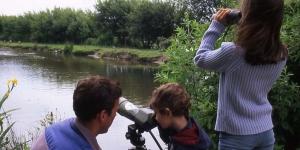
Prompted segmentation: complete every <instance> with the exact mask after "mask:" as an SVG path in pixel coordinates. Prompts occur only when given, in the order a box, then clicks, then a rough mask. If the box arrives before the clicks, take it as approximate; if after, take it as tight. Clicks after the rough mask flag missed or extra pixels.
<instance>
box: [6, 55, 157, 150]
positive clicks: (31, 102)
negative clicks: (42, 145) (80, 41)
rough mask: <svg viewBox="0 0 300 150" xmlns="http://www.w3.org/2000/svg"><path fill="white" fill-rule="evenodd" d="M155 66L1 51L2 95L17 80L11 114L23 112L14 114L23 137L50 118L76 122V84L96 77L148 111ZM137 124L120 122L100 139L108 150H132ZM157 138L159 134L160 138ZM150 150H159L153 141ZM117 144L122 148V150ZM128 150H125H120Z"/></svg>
mask: <svg viewBox="0 0 300 150" xmlns="http://www.w3.org/2000/svg"><path fill="white" fill-rule="evenodd" d="M156 70H157V69H156V68H155V67H153V66H145V65H131V64H119V63H113V62H107V61H105V62H104V61H100V60H94V59H89V58H82V57H73V56H68V57H64V56H61V55H55V54H50V53H43V52H33V51H22V50H11V49H0V94H2V93H4V92H5V90H6V80H8V79H10V78H12V77H15V78H17V79H18V80H19V83H20V84H19V85H18V87H17V88H16V89H15V91H14V92H13V93H12V95H11V97H10V98H9V100H8V101H7V103H6V104H5V108H7V109H10V108H20V109H19V110H17V111H15V112H13V115H12V120H13V121H17V123H16V124H15V130H16V132H17V133H18V134H26V131H28V130H31V129H32V128H33V127H36V126H38V124H39V120H40V119H42V118H43V117H44V115H45V114H46V113H47V112H50V111H54V112H58V113H59V115H60V117H61V118H67V117H71V116H74V113H73V110H72V94H73V90H74V87H75V85H76V82H77V81H78V80H79V79H81V78H84V77H86V76H90V75H102V76H106V77H109V78H112V79H115V80H118V81H120V83H121V86H122V89H123V93H124V96H125V97H127V98H129V99H131V100H132V101H133V102H134V103H135V104H138V105H145V104H146V103H147V100H148V99H149V96H150V95H151V91H152V90H153V89H154V87H155V86H156V84H155V83H153V77H154V74H155V72H156ZM130 123H131V122H130V121H129V120H127V119H125V118H123V117H120V116H118V117H116V120H115V121H114V124H113V125H112V127H111V129H110V131H109V133H108V134H107V135H104V136H99V142H100V144H101V146H102V147H103V149H126V147H128V146H130V143H129V141H126V140H125V137H124V135H125V133H126V130H127V125H128V124H130ZM155 134H157V132H155ZM146 137H147V139H149V140H147V142H150V143H147V144H148V145H150V147H149V148H152V149H156V146H155V144H154V142H153V141H152V139H151V138H150V136H146ZM115 142H120V143H118V144H117V145H116V144H115ZM120 147H122V148H120Z"/></svg>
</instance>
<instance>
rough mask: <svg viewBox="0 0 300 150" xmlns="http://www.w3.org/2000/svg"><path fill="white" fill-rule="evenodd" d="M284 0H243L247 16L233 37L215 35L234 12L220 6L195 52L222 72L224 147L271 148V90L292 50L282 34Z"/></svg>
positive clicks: (202, 61)
mask: <svg viewBox="0 0 300 150" xmlns="http://www.w3.org/2000/svg"><path fill="white" fill-rule="evenodd" d="M283 5H284V4H283V0H242V3H241V13H242V17H241V19H240V21H239V24H238V30H237V38H236V41H234V42H227V43H222V46H221V47H220V48H219V49H216V50H214V45H215V43H216V40H217V39H218V38H219V37H220V36H221V34H222V33H223V32H224V30H225V26H226V25H227V24H228V23H229V20H228V19H227V18H228V17H227V16H228V14H229V13H230V12H231V11H230V10H229V9H221V10H219V11H218V12H217V14H216V15H214V17H213V18H214V19H213V21H212V23H211V25H210V27H209V28H208V30H207V31H206V33H205V35H204V37H203V40H202V42H201V45H200V47H199V49H198V51H197V54H196V56H195V58H194V62H195V64H196V65H197V66H198V67H200V68H203V69H208V70H213V71H217V72H220V81H219V93H218V110H217V121H216V126H215V129H216V131H218V132H219V133H220V135H219V149H220V150H227V149H230V150H232V149H243V150H252V149H257V150H258V149H259V150H272V149H273V147H274V142H275V138H274V132H273V123H272V106H271V104H270V103H269V101H268V93H269V91H270V90H271V88H272V85H273V84H274V83H275V81H276V80H277V79H278V78H279V76H280V74H281V72H282V70H283V68H284V66H285V65H286V60H287V56H288V52H287V48H286V47H285V46H284V45H283V44H282V42H281V40H280V28H281V25H282V20H283Z"/></svg>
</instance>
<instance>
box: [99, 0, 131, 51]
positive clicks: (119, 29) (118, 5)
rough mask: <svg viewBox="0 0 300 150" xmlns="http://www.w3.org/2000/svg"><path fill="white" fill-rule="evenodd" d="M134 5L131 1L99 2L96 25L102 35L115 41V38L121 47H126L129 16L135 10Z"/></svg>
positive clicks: (112, 0) (113, 0)
mask: <svg viewBox="0 0 300 150" xmlns="http://www.w3.org/2000/svg"><path fill="white" fill-rule="evenodd" d="M133 5H134V3H133V2H132V1H130V0H105V1H101V0H99V1H98V3H97V5H96V9H97V13H96V24H97V28H98V29H99V31H100V34H104V35H106V36H108V37H106V38H108V40H111V41H113V38H114V37H117V40H118V41H119V42H120V43H121V45H126V43H127V37H128V35H129V33H128V30H127V24H128V22H129V18H128V15H129V13H130V12H131V11H132V9H133Z"/></svg>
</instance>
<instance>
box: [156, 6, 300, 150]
mask: <svg viewBox="0 0 300 150" xmlns="http://www.w3.org/2000/svg"><path fill="white" fill-rule="evenodd" d="M299 4H300V3H299V0H297V1H293V0H292V1H291V2H290V3H289V5H288V4H286V19H285V22H284V27H283V30H282V38H283V40H284V41H285V43H286V44H287V45H288V46H289V51H290V60H289V63H288V65H287V68H288V69H285V70H284V72H283V73H282V75H281V76H280V78H279V80H278V81H277V82H276V84H275V85H274V86H273V89H272V90H271V92H270V93H269V96H268V98H269V100H270V102H271V103H272V105H273V108H274V114H273V121H274V125H275V127H274V130H275V134H276V138H277V145H276V149H283V148H284V149H292V150H294V149H296V148H299V138H300V137H299V135H300V128H299V124H300V122H299V121H300V119H299V117H297V116H300V103H299V99H300V88H299V85H300V84H299V68H300V67H299V56H298V55H299V33H300V32H299V29H300V28H299V25H300V24H299V20H300V19H299V18H298V17H299V8H300V7H299ZM206 29H207V24H199V23H198V22H196V21H193V20H190V19H188V18H185V20H184V23H183V26H182V27H179V28H177V29H176V35H175V36H174V37H173V38H172V44H171V46H170V47H169V48H168V49H167V50H166V56H167V57H168V58H169V60H168V62H167V63H166V64H164V65H162V66H161V68H160V71H159V72H158V73H157V75H156V79H157V81H159V82H161V83H166V82H178V83H180V84H182V85H184V86H185V87H186V89H187V91H188V92H189V93H190V95H191V98H192V111H191V113H192V115H193V116H194V117H196V118H197V120H198V121H199V122H200V124H201V125H202V126H203V127H204V128H205V129H206V131H208V133H209V134H210V136H211V137H212V139H213V140H214V148H213V149H215V148H216V144H217V142H216V140H217V137H216V134H215V131H214V124H215V118H216V109H217V108H216V101H217V91H218V74H216V73H213V72H208V71H204V70H201V69H197V67H196V66H195V65H194V63H193V57H194V56H195V52H196V50H197V48H198V46H199V43H200V40H201V38H202V36H203V34H204V32H205V30H206ZM233 39H234V30H229V32H228V34H227V36H226V37H223V38H220V39H219V40H218V42H217V44H216V46H219V45H220V43H221V42H223V41H232V40H233ZM294 66H297V67H296V68H294ZM290 71H292V73H298V75H292V74H290V73H289V72H290ZM297 81H298V82H297Z"/></svg>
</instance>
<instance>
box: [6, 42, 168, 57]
mask: <svg viewBox="0 0 300 150" xmlns="http://www.w3.org/2000/svg"><path fill="white" fill-rule="evenodd" d="M0 46H7V47H21V48H34V47H47V48H48V49H49V50H63V49H64V47H65V44H41V43H38V44H37V43H28V42H19V43H18V42H2V41H1V42H0ZM72 52H73V53H74V54H76V53H78V54H79V53H82V54H84V53H89V52H98V53H101V54H105V53H121V52H127V53H130V54H135V55H137V56H138V57H139V58H153V57H159V56H162V55H164V53H163V52H161V51H160V50H153V49H136V48H120V47H103V46H94V45H74V47H73V51H72Z"/></svg>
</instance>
